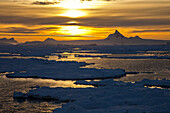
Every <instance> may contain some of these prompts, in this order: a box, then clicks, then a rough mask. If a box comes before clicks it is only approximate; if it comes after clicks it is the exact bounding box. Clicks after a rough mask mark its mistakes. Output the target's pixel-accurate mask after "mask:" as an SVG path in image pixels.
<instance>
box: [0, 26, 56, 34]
mask: <svg viewBox="0 0 170 113" xmlns="http://www.w3.org/2000/svg"><path fill="white" fill-rule="evenodd" d="M52 29H58V27H42V28H38V29H28V28H25V27H9V28H6V29H3V30H1V31H0V32H3V33H28V34H29V33H38V31H41V30H52Z"/></svg>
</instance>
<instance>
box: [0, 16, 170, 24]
mask: <svg viewBox="0 0 170 113" xmlns="http://www.w3.org/2000/svg"><path fill="white" fill-rule="evenodd" d="M73 20H74V21H77V22H79V23H81V25H83V26H95V27H97V26H98V27H101V26H102V27H109V26H152V25H170V21H169V18H160V19H159V18H149V19H136V18H129V17H126V16H115V17H113V16H109V17H102V16H101V17H84V18H77V19H71V18H65V17H59V16H54V17H44V18H43V17H36V18H34V17H23V16H13V15H11V16H4V15H2V16H1V18H0V23H1V24H23V25H69V24H66V23H67V22H69V21H73Z"/></svg>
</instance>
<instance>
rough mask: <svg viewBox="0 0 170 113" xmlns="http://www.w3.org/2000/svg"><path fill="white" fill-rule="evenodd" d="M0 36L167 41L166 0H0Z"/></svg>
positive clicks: (169, 8)
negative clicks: (116, 33) (113, 36)
mask: <svg viewBox="0 0 170 113" xmlns="http://www.w3.org/2000/svg"><path fill="white" fill-rule="evenodd" d="M0 26H1V27H0V38H3V37H7V38H12V37H14V38H15V39H16V40H17V41H19V42H25V41H42V40H44V39H46V38H48V37H50V38H54V39H56V40H96V39H104V38H106V37H107V36H108V35H109V34H112V33H114V30H116V29H117V30H119V31H120V32H121V33H122V34H123V35H125V36H126V37H130V36H136V35H138V36H140V37H141V38H143V39H156V40H170V0H0Z"/></svg>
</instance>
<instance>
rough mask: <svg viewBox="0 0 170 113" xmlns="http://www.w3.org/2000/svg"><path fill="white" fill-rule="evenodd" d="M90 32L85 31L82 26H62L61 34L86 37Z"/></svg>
mask: <svg viewBox="0 0 170 113" xmlns="http://www.w3.org/2000/svg"><path fill="white" fill-rule="evenodd" d="M89 32H90V30H87V29H84V28H82V27H80V26H61V27H60V33H62V34H67V35H85V34H88V33H89Z"/></svg>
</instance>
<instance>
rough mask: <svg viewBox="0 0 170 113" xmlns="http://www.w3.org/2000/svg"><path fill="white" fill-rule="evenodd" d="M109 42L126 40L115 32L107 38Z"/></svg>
mask: <svg viewBox="0 0 170 113" xmlns="http://www.w3.org/2000/svg"><path fill="white" fill-rule="evenodd" d="M106 39H107V40H113V39H126V37H124V36H123V35H122V34H121V33H120V32H119V31H118V30H115V32H114V33H113V34H110V35H109V36H108V37H107V38H106Z"/></svg>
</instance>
